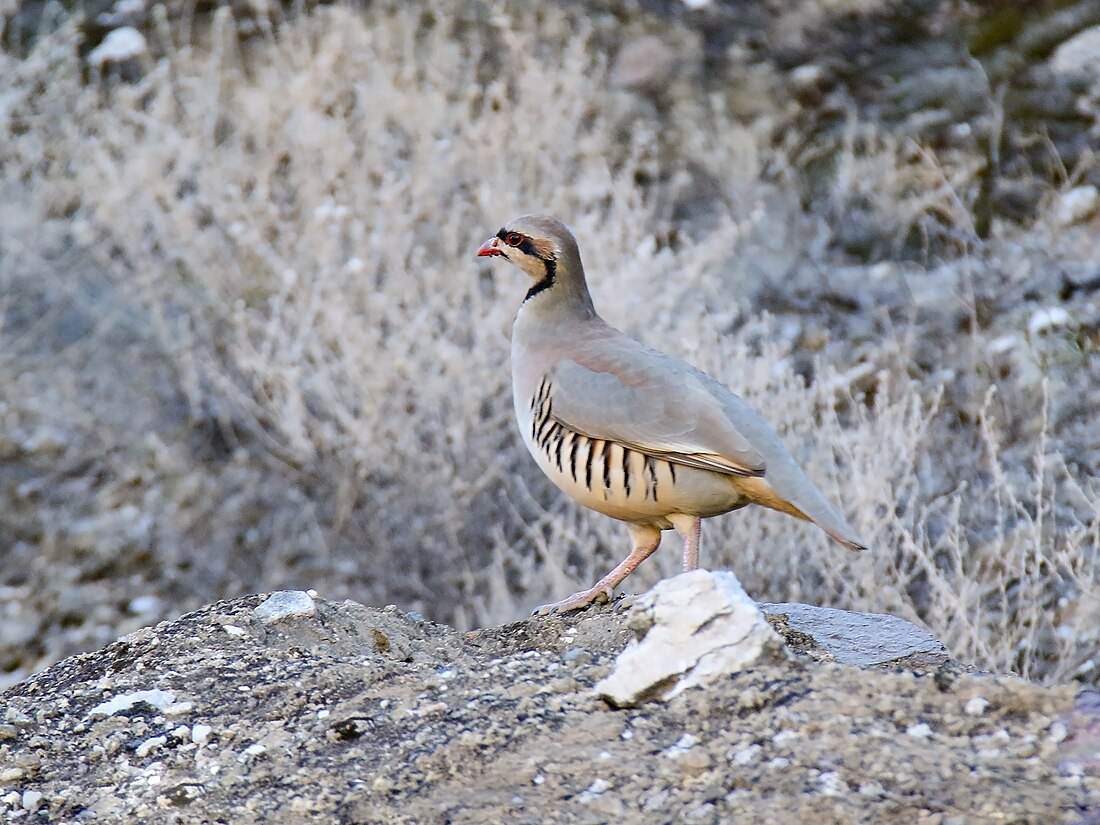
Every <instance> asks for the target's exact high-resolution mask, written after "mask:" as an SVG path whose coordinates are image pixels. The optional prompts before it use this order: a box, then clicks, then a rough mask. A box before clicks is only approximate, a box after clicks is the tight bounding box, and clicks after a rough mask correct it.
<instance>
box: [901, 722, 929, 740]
mask: <svg viewBox="0 0 1100 825" xmlns="http://www.w3.org/2000/svg"><path fill="white" fill-rule="evenodd" d="M905 732H906V734H908V735H909V736H912V737H913V738H914V739H929V738H931V736H932V728H930V727H929V726H928V724H927V723H926V722H920V723H918V724H916V725H910V726H909V727H907V728H906V729H905Z"/></svg>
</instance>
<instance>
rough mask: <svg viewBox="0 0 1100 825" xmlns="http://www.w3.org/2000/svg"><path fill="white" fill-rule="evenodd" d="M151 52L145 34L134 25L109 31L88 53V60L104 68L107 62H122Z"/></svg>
mask: <svg viewBox="0 0 1100 825" xmlns="http://www.w3.org/2000/svg"><path fill="white" fill-rule="evenodd" d="M148 53H149V47H148V46H147V45H146V43H145V36H144V35H142V33H141V32H139V31H138V30H137V29H135V28H134V27H133V26H123V27H122V28H121V29H115V30H114V31H112V32H109V33H108V34H107V36H106V37H104V38H103V42H102V43H100V44H99V45H98V46H96V47H95V48H94V49H92V50H91V51H90V52H89V53H88V62H89V63H91V64H92V65H93V66H95V67H97V68H99V69H102V68H103V66H104V65H106V64H107V63H122V62H123V61H126V60H131V59H133V58H135V57H141V56H142V55H145V54H148Z"/></svg>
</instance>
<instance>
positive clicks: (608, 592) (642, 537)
mask: <svg viewBox="0 0 1100 825" xmlns="http://www.w3.org/2000/svg"><path fill="white" fill-rule="evenodd" d="M627 526H628V528H629V529H630V537H631V538H632V539H633V540H634V549H633V550H632V551H631V553H630V555H629V556H627V557H626V558H625V559H623V560H622V562H620V563H619V566H618V567H616V568H615V569H614V570H612V571H611V572H610V573H608V574H607V575H606V576H604V577H603V578H602V579H600V580H599V581H598V582H596V584H595V585H593V586H592V587H590V588H589V589H588V590H582V591H580V592H579V593H574V594H573V595H572V596H570V597H569V598H567V599H562V600H561V601H560V602H554V603H553V604H544V605H543V606H542V607H539V608H536V609H535V611H534V613H533V614H532V615H535V616H548V615H550V614H551V613H568V612H570V611H571V610H580V608H582V607H587V606H588V605H590V604H592V603H593V602H598V603H599V604H603V603H604V602H606V601H608V600H610V598H611V596H612V595H613V594H614V592H615V588H616V587H618V586H619V585H620V584H621V583H622V581H623V579H625V578H626V577H627V576H629V575H630V574H631V573H633V572H634V570H635V568H637V566H638V565H639V564H641V563H642V562H643V561H645V560H646V559H648V558H649V557H650V556H651V555H653V551H654V550H656V549H657V548H658V547H660V546H661V531H660V530H658V529H657V528H656V527H646V526H641V525H637V524H630V525H627Z"/></svg>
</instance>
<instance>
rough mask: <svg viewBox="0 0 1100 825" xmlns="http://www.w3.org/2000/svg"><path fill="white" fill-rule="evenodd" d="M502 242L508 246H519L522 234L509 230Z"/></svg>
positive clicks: (521, 241)
mask: <svg viewBox="0 0 1100 825" xmlns="http://www.w3.org/2000/svg"><path fill="white" fill-rule="evenodd" d="M504 242H505V243H506V244H508V246H519V245H520V244H521V243H523V236H522V235H521V234H519V233H518V232H509V233H508V234H507V235H505V236H504Z"/></svg>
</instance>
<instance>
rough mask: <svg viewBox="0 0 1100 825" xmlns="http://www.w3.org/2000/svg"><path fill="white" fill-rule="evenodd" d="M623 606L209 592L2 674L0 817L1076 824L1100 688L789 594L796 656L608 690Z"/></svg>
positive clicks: (1098, 781) (776, 609)
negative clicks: (8, 683)
mask: <svg viewBox="0 0 1100 825" xmlns="http://www.w3.org/2000/svg"><path fill="white" fill-rule="evenodd" d="M623 606H624V605H623V603H622V602H619V603H613V604H611V605H609V606H604V607H600V608H597V609H590V610H587V611H584V612H581V613H579V614H575V615H573V616H570V617H566V618H548V619H531V620H529V621H525V622H517V623H515V624H511V625H506V626H503V627H497V628H490V629H485V630H480V631H474V632H469V633H465V634H463V633H458V632H456V631H455V630H453V629H451V628H448V627H444V626H441V625H436V624H432V623H430V622H427V621H425V620H424V619H423V618H422V617H420V616H417V615H410V614H406V613H402V612H400V611H399V610H397V609H395V608H393V607H387V608H384V609H377V608H371V607H364V606H363V605H360V604H357V603H354V602H343V603H339V604H338V603H334V602H329V601H326V600H324V599H320V598H310V597H309V596H308V595H307V594H305V593H302V592H284V593H281V594H279V596H278V598H275V599H269V600H266V601H265V598H264V597H263V596H250V597H246V598H243V599H237V600H234V601H230V602H220V603H217V604H213V605H210V606H208V607H206V608H203V609H202V610H199V611H197V612H195V613H191V614H188V615H186V616H184V617H182V618H180V619H178V620H176V621H173V622H168V623H164V624H161V625H158V626H156V627H152V628H147V629H144V630H141V631H138V632H137V633H134V634H131V635H130V636H127V637H125V638H123V639H120V640H119V641H118V642H116V643H114V644H111V645H109V646H107V647H106V648H104V649H102V650H100V651H97V652H95V653H89V654H83V655H79V656H75V657H73V658H70V659H67V660H65V661H64V662H61V663H59V664H57V665H54V666H53V667H51V668H49V669H48V670H46V671H45V672H43V673H41V674H39V675H37V676H35V677H33V678H31V679H29V680H27V681H25V682H23V683H22V684H20V685H17V686H15V687H14V688H12V689H10V690H9V691H8V692H7V693H5V694H3V695H0V817H3V818H4V821H23V822H39V821H48V822H96V823H130V822H177V823H184V822H214V821H219V822H227V821H228V822H234V823H248V822H283V823H295V822H308V821H328V822H335V821H339V822H348V823H352V822H362V823H368V822H371V823H373V822H405V823H419V822H453V823H475V822H484V823H489V822H517V823H521V822H522V823H546V822H561V823H578V822H593V823H597V822H623V821H629V822H654V823H657V822H672V821H676V822H706V823H718V822H732V821H742V820H744V821H750V822H773V823H797V822H804V821H807V819H812V820H813V821H815V822H829V823H857V822H859V823H898V825H901V823H905V824H906V825H910V823H927V824H928V825H931V824H932V823H938V824H939V825H948V823H952V825H979V824H980V823H1004V822H1012V823H1019V825H1023V823H1035V825H1050V824H1051V823H1077V825H1084V823H1095V822H1096V821H1097V816H1098V815H1100V702H1098V700H1097V695H1096V694H1093V693H1081V694H1079V695H1076V694H1077V692H1076V690H1074V689H1072V688H1070V687H1060V688H1053V689H1046V688H1041V687H1038V686H1035V685H1033V684H1029V683H1027V682H1024V681H1022V680H1020V679H1016V678H1011V677H1002V676H993V675H989V674H979V673H968V672H965V671H964V669H962V668H960V667H959V666H958V665H956V664H954V663H952V662H949V661H946V659H945V657H943V656H942V654H941V655H939V656H937V655H935V650H934V648H935V647H936V645H935V643H934V642H930V640H929V639H928V638H927V636H926V634H925V633H924V632H923V631H918V630H916V629H915V628H911V629H910V631H909V632H908V633H907V634H904V635H905V637H906V641H907V643H908V645H909V646H910V647H911V648H912V649H913V650H915V651H919V652H921V656H920V661H919V662H917V661H914V660H912V659H910V660H907V662H906V664H907V667H905V668H902V667H901V666H900V665H899V663H898V661H896V660H895V661H893V662H884V661H882V660H881V659H880V660H879V664H877V665H875V666H870V667H865V668H862V669H861V668H858V667H855V666H853V665H850V664H848V665H846V664H840V663H839V662H838V659H844V658H845V657H846V656H856V657H857V660H859V661H862V662H863V663H864V664H865V665H867V664H870V663H871V662H873V661H875V660H874V659H873V657H872V658H866V653H867V651H866V649H864V650H863V651H862V652H860V644H859V638H858V637H859V636H860V635H861V631H862V633H863V635H867V633H868V631H874V625H870V624H867V623H866V622H867V621H868V618H867V617H864V616H860V615H859V614H845V615H846V618H845V620H844V621H843V622H839V623H838V616H839V611H837V612H836V613H837V614H838V615H834V616H832V617H831V620H832V621H833V622H834V624H833V625H832V627H831V629H825V630H823V629H822V628H821V626H820V624H819V623H820V621H821V619H822V617H820V616H817V617H812V618H810V619H808V620H807V618H806V616H805V615H803V613H804V612H805V611H811V612H812V610H813V609H811V608H805V607H802V606H790V605H788V606H771V607H768V608H766V609H767V610H768V612H769V613H770V614H771V615H770V621H771V622H772V624H773V625H774V626H775V627H776V628H777V629H779V630H780V632H781V633H782V635H783V636H784V638H785V639H786V640H787V644H788V647H787V649H788V650H798V651H799V652H798V653H797V654H793V653H786V652H783V651H779V654H778V655H772V656H771V657H770V658H766V659H765V660H764V661H763V662H761V663H758V664H757V665H755V666H753V667H751V668H749V669H747V670H745V671H743V672H740V673H736V674H732V675H726V676H722V677H720V678H718V679H717V681H713V682H711V683H709V684H707V685H704V686H701V687H694V688H692V689H689V690H686V691H685V692H683V693H681V694H680V695H678V696H676V697H675V698H673V699H671V700H669V701H668V702H665V703H661V702H650V703H641V704H639V705H637V706H633V707H627V708H615V707H612V706H611V705H610V704H609V703H608V702H607V701H606V700H605V699H604V698H602V697H601V695H600V693H599V692H598V690H597V689H596V685H597V683H598V682H599V680H601V679H602V678H604V677H605V676H607V675H608V673H609V671H610V670H611V668H612V667H613V666H614V661H615V657H616V655H617V654H618V653H619V652H620V651H621V650H622V649H623V648H624V646H625V645H626V644H627V643H628V641H629V640H630V639H631V637H632V632H631V630H630V629H629V628H630V627H631V626H633V625H630V623H629V621H628V618H627V617H629V616H630V615H631V614H630V611H627V610H623V609H622V607H623ZM795 608H798V609H795ZM872 621H873V620H872ZM795 623H800V627H802V628H803V629H802V630H797V629H793V628H792V624H795ZM815 624H816V629H815ZM902 624H903V623H902ZM806 630H809V631H811V632H809V633H808V632H806ZM815 632H816V634H817V636H818V637H819V638H818V639H816V640H815V639H814V635H815ZM895 635H896V638H895V641H897V640H898V639H900V638H901V636H899V635H897V634H895ZM853 641H854V642H855V645H854V647H849V644H850V643H851V642H853ZM903 647H904V644H903V645H902V646H901V647H898V648H896V649H895V651H894V654H891V655H896V654H897V653H900V652H902V648H903ZM861 657H862V658H861Z"/></svg>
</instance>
